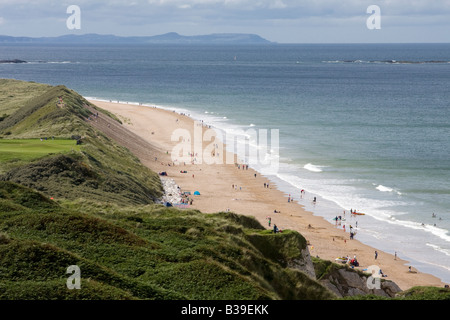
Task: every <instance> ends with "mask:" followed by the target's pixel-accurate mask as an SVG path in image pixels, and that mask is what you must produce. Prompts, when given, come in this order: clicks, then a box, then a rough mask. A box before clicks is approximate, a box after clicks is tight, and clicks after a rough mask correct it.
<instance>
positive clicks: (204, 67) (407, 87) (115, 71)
mask: <svg viewBox="0 0 450 320" xmlns="http://www.w3.org/2000/svg"><path fill="white" fill-rule="evenodd" d="M1 48H2V50H1V53H0V59H21V60H25V61H27V62H28V63H23V64H2V65H0V74H1V78H13V79H18V80H26V81H35V82H42V83H48V84H51V85H59V84H63V85H65V86H67V87H68V88H70V89H73V90H75V91H77V92H79V93H80V94H82V95H83V96H85V97H89V98H92V99H99V100H106V101H109V100H112V101H120V102H124V103H130V104H133V103H134V104H143V105H148V106H158V107H161V108H166V109H170V110H175V111H177V112H183V113H186V114H189V115H190V116H191V117H193V118H194V119H197V120H203V121H204V122H205V123H207V124H210V125H211V126H212V127H214V128H216V129H218V130H222V131H223V132H225V133H229V134H232V133H233V132H236V131H245V130H248V129H250V128H252V129H255V130H259V129H262V130H265V129H266V130H269V131H270V130H271V129H276V130H278V131H279V154H278V155H277V156H279V157H278V158H277V161H278V164H279V166H278V170H277V172H273V173H270V174H267V175H266V176H267V177H268V178H269V179H271V181H273V182H274V183H275V184H276V185H277V187H278V188H279V189H280V190H281V191H283V192H284V193H286V195H290V196H291V197H292V198H293V199H294V201H295V202H298V203H299V204H301V205H303V206H304V207H305V209H306V210H308V211H311V212H313V213H314V214H315V215H319V216H322V217H324V219H326V220H327V221H329V222H330V223H333V224H334V220H333V218H335V217H336V216H339V215H340V216H344V211H345V221H344V223H346V224H347V226H348V224H351V225H353V226H355V223H356V222H357V228H356V230H357V234H356V239H358V240H360V241H362V242H364V243H366V244H369V245H371V246H373V247H376V248H379V249H380V250H383V251H386V252H388V253H391V254H394V253H397V256H398V257H399V258H401V259H404V260H408V261H410V262H411V263H410V265H412V266H413V267H415V268H417V269H418V270H419V271H421V272H426V273H430V274H433V275H435V276H437V277H439V278H440V279H441V280H442V281H444V282H447V283H448V282H450V234H449V231H450V212H449V211H450V157H449V155H450V143H449V141H448V137H449V136H450V90H449V89H448V88H450V44H333V45H332V44H326V45H325V44H324V45H319V44H315V45H312V44H311V45H306V44H305V45H281V44H276V45H275V44H271V45H230V46H223V45H211V46H210V45H139V46H113V45H93V46H85V45H75V46H67V45H2V46H1ZM149 125H151V124H149ZM253 143H255V144H257V143H258V142H257V141H254V142H253ZM232 151H235V150H232ZM269 156H270V155H269ZM255 169H257V170H258V169H260V168H258V166H255ZM302 189H304V190H305V191H306V193H305V194H304V195H302V194H300V190H302ZM314 197H316V198H317V201H316V202H315V203H314V202H313V201H312V199H313V198H314ZM350 209H353V210H358V211H362V212H364V213H365V215H363V216H351V215H350V214H349V210H350ZM337 227H341V226H337ZM336 254H337V256H338V255H340V254H345V253H336ZM407 269H408V267H407V266H405V270H407Z"/></svg>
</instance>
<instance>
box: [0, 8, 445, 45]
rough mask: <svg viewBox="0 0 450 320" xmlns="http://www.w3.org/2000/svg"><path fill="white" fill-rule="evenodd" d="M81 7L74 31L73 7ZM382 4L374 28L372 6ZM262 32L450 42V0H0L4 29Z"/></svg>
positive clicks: (292, 38) (15, 32) (300, 37)
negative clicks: (377, 25) (70, 10)
mask: <svg viewBox="0 0 450 320" xmlns="http://www.w3.org/2000/svg"><path fill="white" fill-rule="evenodd" d="M70 5H77V6H78V7H79V8H80V10H81V16H80V21H81V29H80V30H70V29H68V28H67V26H66V20H67V19H68V18H69V16H70V14H68V13H67V12H66V11H67V8H68V7H69V6H70ZM370 5H377V6H378V7H379V8H380V10H381V16H380V18H381V20H380V21H381V29H375V30H369V29H368V28H367V26H366V21H367V19H368V18H369V17H370V14H369V13H367V8H368V7H369V6H370ZM167 32H178V33H180V34H183V35H199V34H210V33H255V34H258V35H260V36H262V37H264V38H266V39H268V40H270V41H274V42H279V43H355V42H356V43H361V42H362V43H364V42H368V43H373V42H450V0H409V1H407V0H383V1H375V0H370V1H366V0H340V1H335V0H312V1H298V0H297V1H294V0H108V1H100V0H70V1H56V0H0V34H1V35H12V36H31V37H42V36H58V35H63V34H71V33H74V34H86V33H99V34H115V35H120V36H131V35H137V36H144V35H157V34H162V33H167Z"/></svg>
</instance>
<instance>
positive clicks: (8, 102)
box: [0, 79, 50, 116]
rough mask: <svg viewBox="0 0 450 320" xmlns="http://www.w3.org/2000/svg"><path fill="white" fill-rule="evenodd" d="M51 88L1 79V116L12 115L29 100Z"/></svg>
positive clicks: (44, 85) (38, 84)
mask: <svg viewBox="0 0 450 320" xmlns="http://www.w3.org/2000/svg"><path fill="white" fill-rule="evenodd" d="M49 88H50V86H49V85H46V84H40V83H35V82H25V81H19V80H9V79H0V106H1V111H0V116H2V115H4V114H6V115H11V114H12V113H14V112H15V111H17V110H18V109H19V108H21V107H23V105H24V104H25V103H26V102H27V101H28V100H30V99H31V98H33V97H35V96H37V95H39V94H41V93H42V92H44V91H46V90H48V89H49Z"/></svg>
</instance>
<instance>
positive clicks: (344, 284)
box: [320, 267, 401, 298]
mask: <svg viewBox="0 0 450 320" xmlns="http://www.w3.org/2000/svg"><path fill="white" fill-rule="evenodd" d="M368 278H369V274H364V273H362V272H357V271H354V270H351V269H348V268H346V267H338V268H336V267H333V268H330V270H329V271H328V272H327V273H326V274H324V275H322V277H321V278H320V283H321V284H322V285H323V286H325V287H326V288H328V289H329V290H330V291H332V292H333V293H334V294H336V295H337V296H338V297H340V298H343V297H349V296H356V295H369V294H373V295H377V296H382V297H386V298H393V297H395V295H396V294H397V293H398V292H400V291H401V289H400V287H399V286H398V285H397V284H396V283H395V282H392V281H389V280H385V279H381V281H380V282H379V284H380V285H379V288H376V287H377V285H375V284H373V283H371V281H370V280H369V281H368ZM368 282H369V284H368ZM371 284H373V285H371ZM374 287H375V288H374Z"/></svg>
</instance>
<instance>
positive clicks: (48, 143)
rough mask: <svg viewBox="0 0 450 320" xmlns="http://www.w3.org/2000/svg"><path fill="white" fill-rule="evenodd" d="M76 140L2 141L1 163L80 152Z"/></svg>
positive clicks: (0, 143)
mask: <svg viewBox="0 0 450 320" xmlns="http://www.w3.org/2000/svg"><path fill="white" fill-rule="evenodd" d="M80 148H81V147H80V146H79V145H78V146H77V145H76V141H75V140H66V139H55V140H53V139H52V138H51V137H47V140H45V139H43V140H42V141H41V139H40V138H39V139H0V163H2V162H9V161H20V162H29V161H31V160H35V159H38V158H42V157H44V156H46V155H49V154H56V153H65V152H69V151H73V150H74V151H80Z"/></svg>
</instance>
